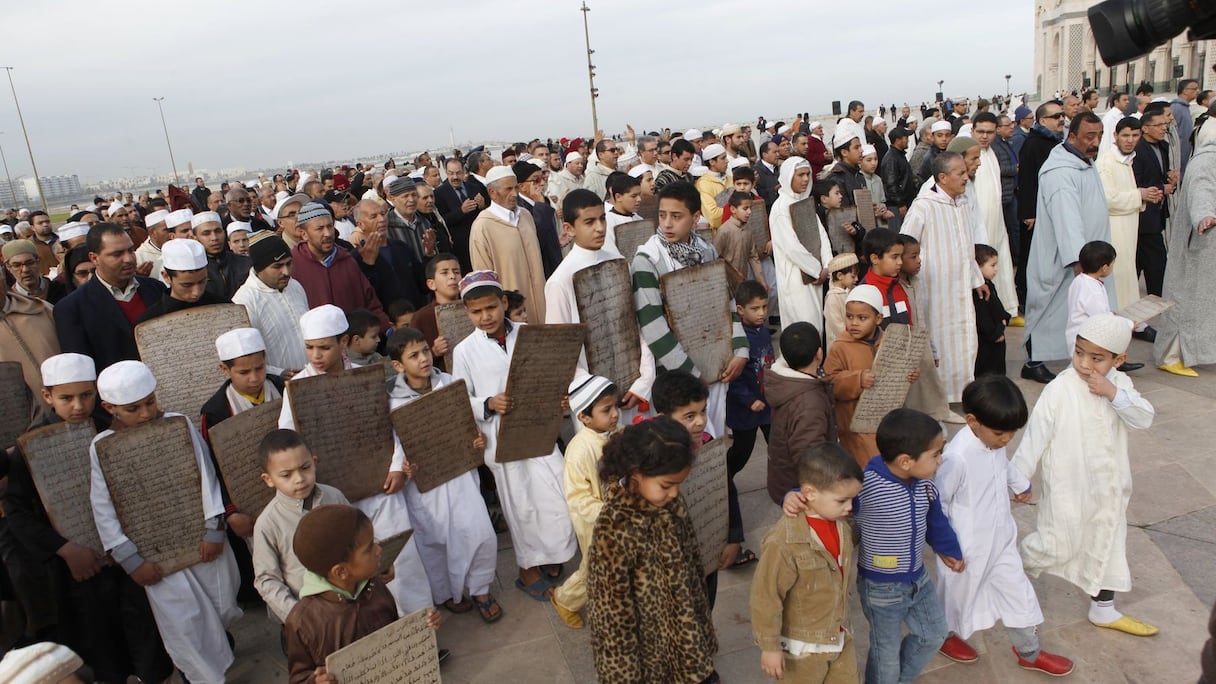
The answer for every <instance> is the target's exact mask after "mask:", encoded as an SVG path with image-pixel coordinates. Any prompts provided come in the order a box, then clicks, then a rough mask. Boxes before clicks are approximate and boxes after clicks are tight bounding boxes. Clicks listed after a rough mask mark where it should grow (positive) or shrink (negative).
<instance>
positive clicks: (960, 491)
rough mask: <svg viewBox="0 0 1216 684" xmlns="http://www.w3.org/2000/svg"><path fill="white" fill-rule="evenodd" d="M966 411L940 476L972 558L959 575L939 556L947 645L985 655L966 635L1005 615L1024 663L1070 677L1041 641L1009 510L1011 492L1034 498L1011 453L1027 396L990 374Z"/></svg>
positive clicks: (1067, 663)
mask: <svg viewBox="0 0 1216 684" xmlns="http://www.w3.org/2000/svg"><path fill="white" fill-rule="evenodd" d="M963 411H964V412H965V413H966V421H967V425H966V427H964V428H963V429H962V430H961V431H960V432H959V433H958V434H957V435H955V436H954V439H952V440H950V444H948V445H947V446H946V449H945V451H944V452H943V454H942V464H941V466H939V467H938V469H937V475H936V476H934V478H933V483H934V484H935V485H936V486H937V491H938V493H939V494H940V495H941V502H942V510H943V511H944V512H945V514H946V517H947V518H948V519H949V520H950V526H951V527H953V528H954V533H955V534H956V535H957V536H958V542H959V545H960V546H962V549H963V558H964V559H966V561H967V567H966V568H964V569H963V571H962V572H959V573H954V572H948V568H947V567H946V565H945V563H943V562H942V561H941V559H940V558H939V559H938V560H937V563H938V566H937V596H938V600H940V601H941V603H942V606H943V607H944V608H945V611H946V626H947V627H948V628H949V629H950V636H949V637H948V638H947V639H946V641H945V642H944V643H943V644H942V646H941V648H940V649H939V651H940V652H941V654H942V655H944V656H946V657H947V658H949V659H951V660H953V661H955V662H961V663H970V662H974V661H975V660H977V659H978V658H979V655H978V654H977V653H976V652H975V649H973V648H971V646H970V645H969V644H968V643H967V642H966V641H964V639H967V638H970V636H971V635H972V634H973V633H975V632H977V631H979V630H983V629H988V628H989V627H992V626H993V625H994V624H996V621H997V620H1000V621H1001V623H1002V624H1003V625H1004V626H1005V631H1006V633H1007V634H1008V635H1009V640H1010V641H1012V642H1013V650H1014V655H1015V656H1016V657H1017V659H1018V665H1019V666H1021V667H1022V668H1023V669H1026V670H1036V671H1039V672H1044V673H1046V674H1049V675H1051V676H1053V677H1062V676H1064V675H1066V674H1069V673H1070V672H1072V669H1073V664H1072V661H1071V660H1069V659H1068V658H1065V657H1063V656H1059V655H1055V654H1053V653H1048V652H1047V651H1044V650H1042V648H1041V647H1040V644H1039V638H1038V635H1037V634H1036V633H1035V628H1036V627H1037V626H1038V625H1040V624H1041V623H1042V622H1043V612H1042V611H1041V610H1040V609H1039V600H1038V598H1037V597H1036V596H1035V593H1034V587H1032V586H1031V585H1030V580H1029V579H1028V578H1027V577H1026V572H1025V571H1024V570H1023V569H1022V559H1021V558H1020V557H1019V556H1018V549H1017V541H1018V527H1017V523H1015V522H1014V520H1013V513H1012V512H1011V511H1010V509H1009V494H1008V491H1013V493H1014V500H1016V501H1017V502H1019V503H1026V502H1028V501H1030V480H1029V479H1027V477H1026V476H1025V475H1023V474H1022V473H1021V472H1019V471H1018V469H1017V468H1014V467H1013V465H1012V464H1011V463H1010V462H1009V460H1008V458H1007V457H1006V456H1005V446H1006V445H1007V444H1009V441H1010V440H1012V439H1013V436H1014V435H1015V434H1016V433H1017V431H1018V430H1020V429H1021V428H1022V426H1024V425H1026V420H1027V415H1028V413H1029V411H1028V410H1027V408H1026V400H1025V399H1024V398H1023V397H1022V392H1021V391H1020V390H1019V389H1018V387H1017V385H1015V384H1013V381H1012V380H1010V379H1009V378H1008V377H1006V376H1004V375H986V376H982V377H980V378H978V379H976V380H975V381H973V382H972V383H971V384H969V385H967V387H966V388H965V389H964V390H963Z"/></svg>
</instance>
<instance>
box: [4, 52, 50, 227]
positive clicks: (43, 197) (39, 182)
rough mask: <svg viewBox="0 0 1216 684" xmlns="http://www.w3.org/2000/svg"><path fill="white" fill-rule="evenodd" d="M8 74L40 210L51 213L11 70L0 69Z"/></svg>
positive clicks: (8, 67)
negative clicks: (36, 189) (40, 203)
mask: <svg viewBox="0 0 1216 684" xmlns="http://www.w3.org/2000/svg"><path fill="white" fill-rule="evenodd" d="M0 69H4V70H5V71H7V72H8V87H9V90H11V91H13V104H14V105H16V107H17V120H18V121H20V122H21V134H22V135H24V136H25V149H26V151H28V152H29V153H30V166H32V167H33V168H34V183H35V184H36V185H37V186H38V198H39V199H41V200H42V210H43V211H45V212H46V213H48V214H49V213H51V208H50V207H48V206H47V204H46V193H44V192H43V191H42V177H41V176H39V175H38V164H36V163H35V162H34V148H33V147H30V134H29V131H27V130H25V117H23V116H21V103H20V102H18V101H17V86H15V85H13V68H12V67H11V66H6V67H0Z"/></svg>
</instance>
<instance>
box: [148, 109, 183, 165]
mask: <svg viewBox="0 0 1216 684" xmlns="http://www.w3.org/2000/svg"><path fill="white" fill-rule="evenodd" d="M152 99H153V100H155V101H156V108H157V109H159V110H160V126H161V128H163V129H165V146H166V147H168V148H169V163H170V164H172V165H173V182H174V183H176V184H177V185H181V184H182V180H181V178H179V177H178V175H177V162H176V161H174V159H173V143H171V142H169V126H167V125H166V124H165V106H164V105H163V104H161V103H162V102H164V101H165V98H164V97H154V98H152Z"/></svg>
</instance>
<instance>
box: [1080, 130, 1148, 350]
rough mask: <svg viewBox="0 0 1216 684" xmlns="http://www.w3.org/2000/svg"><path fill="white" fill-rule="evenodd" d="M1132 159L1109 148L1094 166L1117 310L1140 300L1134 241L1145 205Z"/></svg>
mask: <svg viewBox="0 0 1216 684" xmlns="http://www.w3.org/2000/svg"><path fill="white" fill-rule="evenodd" d="M1135 157H1136V153H1135V152H1132V153H1131V154H1129V155H1127V156H1123V154H1121V153H1120V152H1119V150H1118V148H1112V149H1109V150H1106V151H1104V152H1102V153H1101V154H1099V155H1098V161H1097V162H1095V163H1094V166H1097V167H1098V175H1099V176H1101V177H1102V189H1103V190H1104V191H1105V192H1106V208H1107V210H1108V211H1109V212H1110V244H1111V246H1113V247H1114V248H1115V269H1114V273H1113V276H1114V279H1115V302H1116V305H1117V306H1118V307H1119V308H1123V307H1125V306H1127V305H1128V304H1131V303H1132V302H1134V301H1136V300H1137V299H1140V276H1139V275H1137V274H1136V242H1137V241H1138V240H1139V236H1140V212H1142V211H1144V206H1145V204H1144V200H1143V199H1142V198H1141V197H1140V188H1138V187H1136V174H1135V173H1134V172H1133V171H1132V160H1133V159H1135ZM1069 349H1072V347H1071V346H1070V347H1069Z"/></svg>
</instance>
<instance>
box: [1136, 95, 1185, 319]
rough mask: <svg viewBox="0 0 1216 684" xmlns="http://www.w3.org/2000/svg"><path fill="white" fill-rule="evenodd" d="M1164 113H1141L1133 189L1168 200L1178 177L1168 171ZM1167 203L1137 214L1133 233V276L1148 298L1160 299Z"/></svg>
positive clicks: (1148, 206) (1146, 207)
mask: <svg viewBox="0 0 1216 684" xmlns="http://www.w3.org/2000/svg"><path fill="white" fill-rule="evenodd" d="M1168 125H1169V122H1168V121H1166V118H1165V113H1164V112H1163V111H1162V110H1161V109H1160V108H1149V109H1146V110H1144V114H1143V115H1142V116H1141V117H1140V131H1141V133H1142V135H1141V137H1140V142H1139V143H1138V144H1137V145H1136V157H1135V159H1133V160H1132V173H1134V174H1135V175H1136V187H1138V188H1157V189H1158V190H1161V191H1162V192H1163V193H1165V194H1166V195H1167V196H1168V195H1170V194H1171V193H1173V192H1174V187H1175V185H1176V178H1177V176H1176V175H1175V174H1173V173H1171V169H1170V147H1169V142H1167V141H1166V139H1165V133H1166V127H1167V126H1168ZM1169 214H1170V209H1169V200H1168V198H1167V199H1162V200H1161V201H1160V202H1148V203H1146V204H1145V205H1144V211H1142V212H1140V228H1139V230H1137V231H1136V233H1137V235H1136V275H1140V273H1144V287H1145V290H1146V291H1147V292H1148V293H1149V294H1151V295H1157V296H1158V297H1160V296H1161V286H1162V282H1163V281H1164V279H1165V239H1164V238H1163V237H1162V233H1163V231H1164V230H1165V222H1166V219H1168V218H1169Z"/></svg>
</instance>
